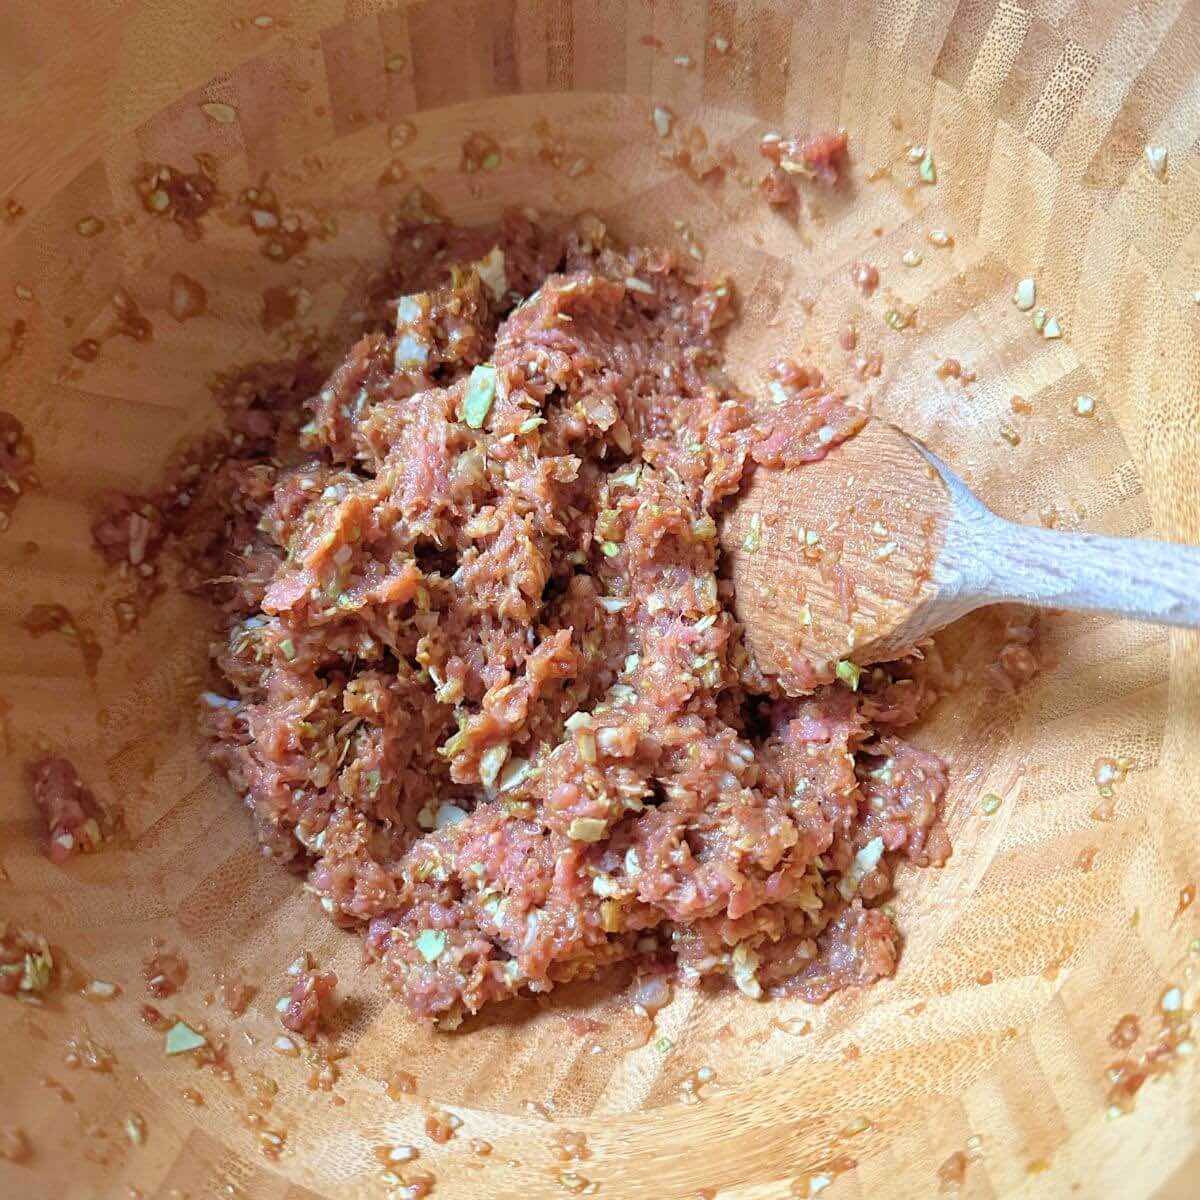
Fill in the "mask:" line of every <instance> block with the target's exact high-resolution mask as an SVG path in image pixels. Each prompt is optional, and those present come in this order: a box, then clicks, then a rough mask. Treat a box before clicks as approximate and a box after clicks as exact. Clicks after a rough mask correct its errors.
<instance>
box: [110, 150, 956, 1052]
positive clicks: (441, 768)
mask: <svg viewBox="0 0 1200 1200" xmlns="http://www.w3.org/2000/svg"><path fill="white" fill-rule="evenodd" d="M835 141H836V139H835ZM839 145H840V149H839ZM818 151H819V153H818ZM842 151H844V142H843V143H840V144H834V143H830V144H829V145H823V146H821V147H817V148H814V149H813V151H812V153H811V154H810V153H809V152H808V151H807V150H805V149H803V148H800V149H797V151H796V152H797V154H798V155H799V156H800V159H801V160H805V161H806V160H807V159H813V161H812V162H811V163H810V164H809V165H810V166H811V167H812V169H813V170H815V171H818V173H821V174H827V173H828V172H836V168H837V165H838V163H839V161H840V155H841V153H842ZM789 153H790V151H789ZM814 155H815V158H814ZM368 310H369V311H370V313H371V314H372V315H373V319H374V323H373V326H372V328H370V329H369V330H368V332H366V333H365V335H364V336H363V337H362V338H361V339H360V340H359V341H358V342H357V343H356V344H355V345H354V346H353V348H352V349H351V350H350V352H349V354H348V355H347V356H346V358H345V359H344V361H343V362H342V363H341V364H340V365H338V366H337V367H336V369H334V370H333V372H332V374H331V375H329V377H328V379H327V380H326V381H325V382H324V383H323V385H321V384H316V385H313V386H311V387H310V388H307V389H306V387H305V384H306V383H307V381H308V379H310V378H311V377H312V374H313V372H312V369H311V367H304V368H301V367H300V366H298V365H296V364H293V365H292V366H291V367H290V368H289V369H287V370H276V371H275V372H274V373H272V371H271V370H270V369H268V368H265V367H264V368H255V369H252V370H251V371H249V372H246V373H243V375H242V376H241V382H240V385H239V389H235V390H233V391H230V389H229V388H227V389H226V392H227V393H228V394H227V395H226V400H225V401H224V404H225V407H226V409H227V411H229V412H230V413H231V414H233V417H234V419H235V421H236V422H237V427H238V430H239V433H240V437H238V438H237V439H234V440H233V441H231V442H229V443H227V447H228V448H229V449H230V453H229V454H228V456H227V457H226V458H225V459H224V460H223V461H222V462H221V463H220V464H219V465H217V466H215V467H210V468H206V474H204V475H203V477H201V478H197V477H196V475H195V474H193V476H192V479H193V481H194V483H193V485H191V486H190V489H189V492H188V506H189V508H190V509H191V510H192V511H193V512H194V513H196V514H203V520H202V521H201V523H200V527H199V529H200V531H199V532H198V531H197V529H196V528H195V527H193V530H192V531H191V532H190V533H189V534H187V535H186V540H187V543H188V546H189V548H190V552H191V558H192V561H193V563H203V564H205V567H206V570H207V575H208V584H207V586H208V589H209V591H210V593H211V594H212V595H213V596H214V598H215V599H216V600H217V602H218V603H219V606H220V608H221V611H222V612H223V613H224V614H225V615H226V620H227V627H226V630H225V635H224V637H223V639H222V640H221V642H220V643H219V644H218V645H217V646H215V648H214V661H215V664H216V666H217V668H218V670H219V673H220V676H221V680H222V681H221V683H220V684H219V685H217V686H215V687H214V690H212V691H210V692H208V693H206V695H205V698H204V704H205V712H206V719H207V722H208V727H209V730H210V733H211V736H212V755H213V759H214V761H215V762H216V763H217V765H218V766H219V767H220V768H221V769H222V770H223V771H224V772H225V773H226V774H227V776H228V777H229V779H230V780H231V781H232V783H233V784H234V786H235V787H236V788H237V790H238V792H239V793H240V794H241V795H242V796H243V797H244V798H245V800H246V803H247V805H248V806H249V808H250V809H251V811H252V813H253V816H254V820H255V823H256V826H257V830H258V834H259V837H260V839H261V841H262V844H263V846H264V849H265V851H266V852H267V853H269V854H270V855H272V856H274V857H276V858H278V859H279V860H281V861H283V862H285V863H288V864H290V865H292V866H294V867H295V868H297V869H299V870H302V871H303V872H304V873H305V874H306V876H307V881H308V887H309V888H310V889H311V890H312V891H313V892H315V893H316V894H317V895H318V896H319V897H320V900H321V903H322V905H323V906H324V907H325V908H326V910H327V911H328V912H329V913H330V914H331V915H332V916H333V918H334V919H335V920H336V921H337V922H339V923H340V924H343V925H345V926H353V927H357V928H359V929H360V930H362V931H363V933H364V935H365V939H366V944H367V946H368V949H369V951H370V953H371V954H372V955H373V956H374V957H375V958H376V959H378V960H379V961H380V962H381V964H382V969H383V971H384V973H385V975H386V977H387V979H388V980H389V981H390V983H391V984H392V985H393V986H394V987H395V989H396V990H397V991H398V992H399V993H400V994H402V995H403V997H404V999H405V1000H406V1001H407V1003H408V1004H409V1006H410V1007H411V1009H412V1011H413V1012H414V1013H415V1014H417V1015H418V1016H420V1017H423V1018H432V1019H436V1020H438V1021H440V1022H441V1024H442V1025H443V1026H453V1025H455V1024H457V1023H458V1022H459V1021H460V1020H461V1018H462V1016H463V1015H464V1014H465V1013H469V1012H475V1011H477V1010H478V1009H479V1008H480V1007H482V1006H483V1005H484V1004H487V1003H489V1002H491V1001H496V1000H502V999H504V998H505V997H508V996H511V995H513V994H514V993H516V992H517V991H519V990H528V991H533V992H544V991H547V990H548V989H550V988H552V987H553V986H554V985H555V984H557V983H560V982H563V981H565V980H569V979H573V978H576V977H579V976H584V975H590V974H593V973H595V972H596V971H597V970H599V969H600V968H602V967H604V966H605V965H606V964H609V963H614V962H617V961H620V960H634V962H635V963H636V965H637V966H639V967H640V968H641V969H643V970H645V971H647V972H650V973H654V972H664V971H667V970H669V969H672V968H674V969H676V970H677V971H678V974H679V976H680V977H681V978H682V979H683V980H685V981H689V980H690V981H697V980H699V979H701V978H702V977H706V976H726V977H728V978H729V979H731V980H732V981H733V982H734V983H735V984H736V986H737V987H738V988H739V989H740V990H741V991H742V992H744V993H746V994H747V995H750V996H760V995H763V994H764V993H769V994H781V993H792V994H798V995H801V996H805V997H808V998H810V999H814V1000H816V999H822V998H824V997H825V996H827V995H829V994H830V993H831V992H833V991H834V990H836V989H838V988H840V987H843V986H846V985H848V984H866V983H869V982H871V981H872V980H873V979H876V978H878V977H880V976H883V975H888V974H890V973H891V972H892V971H893V969H894V966H895V962H896V955H897V948H898V935H897V932H896V929H895V928H894V926H893V924H892V922H891V920H890V918H889V917H888V916H886V915H885V914H884V912H883V911H882V910H881V908H880V907H879V903H880V899H881V897H883V896H884V895H885V894H886V893H887V892H888V889H889V887H890V884H891V878H892V872H893V870H894V867H895V864H896V863H897V861H900V860H908V861H910V862H913V863H915V864H918V865H925V864H929V863H935V864H936V863H941V862H942V861H944V859H945V858H946V856H947V854H948V853H949V845H948V843H947V840H946V836H945V833H944V831H943V829H942V826H941V824H940V822H939V810H940V802H941V797H942V793H943V790H944V787H945V772H944V769H943V766H942V764H941V763H940V762H939V761H938V760H937V759H936V758H934V757H933V756H931V755H928V754H925V753H923V752H921V751H920V750H917V749H915V748H914V747H912V746H910V745H908V744H907V743H906V742H904V741H903V740H902V739H901V738H900V737H899V736H898V735H897V732H896V731H897V730H898V729H899V728H901V727H903V726H905V725H908V724H911V723H912V722H913V721H915V720H916V719H917V718H918V717H919V716H920V715H921V713H922V712H923V711H924V710H925V709H926V708H927V707H928V706H929V704H930V703H932V701H933V700H934V699H936V697H937V695H938V692H939V689H940V688H941V687H942V681H943V679H944V673H943V669H942V665H941V662H940V659H939V658H938V656H937V654H936V651H935V650H934V649H933V648H932V647H930V648H928V649H927V650H926V651H925V654H924V656H923V657H922V656H921V655H916V656H914V657H912V658H910V659H908V660H906V661H904V662H902V663H898V664H891V665H888V666H885V667H876V668H874V669H868V670H864V671H863V673H862V676H861V679H860V680H856V681H855V682H856V684H857V689H856V690H853V691H852V690H850V688H849V687H848V686H846V685H844V684H843V683H840V682H839V683H834V684H832V685H828V686H821V687H817V688H816V690H815V691H813V692H812V693H811V694H809V695H803V696H788V695H785V694H784V691H783V689H782V688H781V686H780V685H779V683H778V681H776V680H774V679H772V678H769V677H767V676H765V675H764V674H763V673H762V672H761V671H760V670H759V669H758V668H757V667H756V665H755V663H754V662H753V660H752V658H751V656H750V655H749V653H748V651H747V649H746V646H745V644H744V642H743V639H742V632H741V629H740V628H739V626H738V624H737V622H736V620H735V619H734V616H733V611H732V599H733V596H732V585H731V583H730V582H729V580H728V579H727V578H725V577H724V574H723V564H722V561H721V557H720V551H719V547H718V540H717V522H718V521H719V520H720V517H721V513H722V511H723V508H724V507H725V506H726V505H728V503H729V502H730V501H731V500H732V499H733V497H735V496H736V494H737V492H738V490H739V488H740V487H741V485H742V483H743V481H744V480H745V478H746V477H747V475H748V473H749V472H751V471H753V470H754V469H756V467H757V466H759V465H763V464H766V465H771V466H776V465H795V464H800V463H803V462H806V461H811V460H812V459H815V458H818V457H820V456H821V454H823V453H824V452H825V451H826V450H827V449H828V447H829V446H831V445H834V444H836V443H837V442H838V441H840V440H842V439H843V438H845V437H847V436H851V435H853V433H854V432H855V431H856V430H857V429H858V428H859V427H860V426H861V424H862V422H863V420H864V417H863V414H862V413H861V412H860V411H858V410H857V409H856V408H854V407H853V406H852V405H850V404H849V403H848V402H847V401H846V399H845V397H844V396H843V395H840V394H839V393H838V392H836V391H835V390H833V389H831V388H830V387H829V386H827V385H826V384H825V382H824V381H823V380H822V378H821V376H820V375H819V373H817V372H815V371H812V370H809V369H806V368H803V367H800V366H798V365H796V364H791V363H786V362H785V363H783V364H781V365H779V366H778V367H777V368H776V370H775V371H774V374H773V377H772V381H771V385H770V388H769V392H770V399H769V401H768V402H767V403H765V404H761V405H760V404H756V403H755V402H754V401H752V400H751V399H749V398H748V397H747V396H746V395H745V394H743V393H741V392H740V391H739V390H738V389H737V388H736V387H735V386H734V385H733V384H732V383H731V382H730V380H729V379H728V378H727V377H726V375H725V373H724V370H723V365H722V356H721V351H720V330H721V328H722V327H723V326H724V325H726V324H727V323H728V322H729V321H730V320H731V319H732V318H733V316H734V299H733V295H732V292H731V289H730V285H729V284H728V283H726V282H724V281H720V280H717V281H712V282H708V283H695V282H692V281H690V280H689V279H688V278H687V277H686V276H685V274H684V273H683V272H682V271H681V269H680V268H679V267H678V265H677V263H676V261H675V260H674V258H673V257H672V256H671V255H670V254H668V253H664V252H661V251H656V250H647V249H633V250H629V251H622V250H621V249H619V248H617V247H616V246H614V245H613V244H612V243H611V242H610V240H609V238H608V236H607V234H606V232H605V230H604V227H603V226H602V225H601V223H600V222H599V221H598V220H596V219H595V218H590V217H589V218H581V219H580V220H579V221H577V222H575V223H573V224H570V225H561V226H560V225H547V226H540V227H539V226H537V225H535V224H533V223H532V222H531V221H530V220H529V219H527V218H526V217H525V216H520V215H511V216H509V217H506V218H505V220H504V221H503V223H502V224H501V225H500V226H498V227H493V228H481V229H461V228H456V227H453V226H450V225H446V224H440V223H413V224H405V225H402V226H400V228H399V229H398V230H397V231H396V234H395V241H394V250H393V257H392V262H391V266H390V269H389V271H388V272H387V274H386V276H385V277H384V278H381V280H379V281H377V283H376V286H374V287H373V288H372V290H371V297H370V301H369V304H368ZM231 395H236V396H237V397H238V399H237V402H236V403H235V402H232V401H230V399H229V396H231ZM141 511H142V510H139V509H138V508H137V506H136V505H135V504H134V503H133V502H132V501H125V502H123V504H122V507H121V509H120V510H119V512H118V518H117V520H116V521H115V523H110V524H109V525H107V526H102V527H101V528H102V529H103V530H104V534H105V536H104V540H105V544H106V545H107V546H109V547H110V548H113V547H119V549H117V550H116V551H115V552H116V553H117V554H118V555H120V556H122V557H126V556H127V547H128V542H129V538H130V535H131V533H132V532H133V531H132V530H131V529H130V522H131V518H130V516H129V514H131V513H136V512H141ZM121 514H124V515H121ZM143 516H144V512H143ZM146 520H147V521H148V522H149V525H150V531H149V533H148V534H147V544H151V543H153V540H154V539H155V538H156V537H157V536H158V535H157V530H158V529H159V524H158V519H157V516H156V515H155V514H152V515H151V517H148V518H146ZM205 521H207V525H205V524H204V522H205ZM204 530H207V531H206V532H205V531H204ZM137 532H138V534H139V535H140V533H141V526H140V525H139V526H138V531H137ZM302 983H303V981H302ZM314 986H315V985H314ZM313 995H315V992H313V993H312V994H310V996H309V999H312V998H313ZM303 999H304V998H302V1000H303ZM306 1003H307V1002H306ZM309 1007H312V1006H311V1005H309ZM317 1007H318V1008H319V1005H318V1006H317ZM296 1023H297V1024H298V1025H300V1026H302V1028H301V1030H300V1031H301V1032H306V1031H307V1030H308V1028H309V1025H310V1024H311V1022H310V1021H309V1020H308V1019H307V1018H304V1019H301V1015H300V1014H299V1013H298V1014H297V1022H296ZM293 1027H294V1026H293Z"/></svg>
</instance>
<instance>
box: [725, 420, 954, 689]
mask: <svg viewBox="0 0 1200 1200" xmlns="http://www.w3.org/2000/svg"><path fill="white" fill-rule="evenodd" d="M950 509H951V502H950V496H949V493H948V492H947V489H946V485H945V484H944V483H943V482H942V479H941V476H940V475H939V474H938V473H937V471H936V470H935V469H934V467H933V466H932V464H931V463H930V462H929V461H927V460H926V458H925V457H924V455H923V454H922V452H921V450H920V449H919V447H918V446H917V445H916V444H915V443H914V442H913V441H912V440H911V439H910V438H909V437H908V436H907V435H906V434H905V433H903V432H901V431H900V430H899V429H897V428H896V427H895V426H893V425H888V424H885V423H884V422H882V421H869V422H868V423H867V424H866V425H865V426H864V427H863V428H862V430H861V431H860V432H859V433H858V434H856V435H855V436H854V437H852V438H850V439H849V440H847V441H845V442H842V443H841V444H840V445H837V446H835V447H834V448H833V449H832V450H830V452H829V453H828V455H826V457H825V458H823V459H821V460H820V461H818V462H813V463H805V464H804V465H802V466H799V467H792V468H788V469H783V470H773V469H768V468H764V467H759V468H758V469H757V470H756V472H755V474H754V476H753V478H752V480H751V482H750V484H749V486H748V487H747V488H746V489H745V491H744V492H743V493H742V494H741V496H740V497H739V499H738V501H737V504H736V505H735V507H734V508H733V509H732V510H731V511H730V512H729V513H728V514H726V516H725V519H724V522H723V524H722V529H721V544H722V547H723V549H724V550H725V553H726V555H727V556H728V559H729V562H730V567H731V572H732V578H733V582H734V586H735V589H736V595H735V610H736V612H737V616H738V619H739V620H740V621H741V622H742V624H743V625H744V626H745V631H746V641H747V644H748V645H749V647H750V650H751V652H752V653H753V655H754V658H755V660H756V662H757V663H758V665H759V667H760V668H761V669H762V670H763V671H764V672H765V673H766V674H768V675H777V676H778V677H779V679H780V682H781V683H782V684H783V686H784V687H785V688H786V689H787V690H788V691H789V692H798V691H807V690H810V689H811V688H812V687H813V686H815V684H817V683H819V682H823V681H826V680H828V679H829V678H831V677H832V675H833V673H834V671H835V665H836V664H837V663H838V662H839V661H841V660H849V661H851V662H853V663H857V664H866V663H870V662H878V661H881V660H883V659H886V658H889V657H894V656H895V655H896V654H897V653H899V652H901V651H903V650H904V649H905V648H906V647H907V646H908V645H911V643H912V641H914V640H915V637H916V636H920V633H921V632H922V629H921V620H920V612H921V610H922V608H923V607H925V606H926V605H928V604H929V603H930V602H931V601H932V600H933V599H934V598H935V597H936V593H937V588H936V585H935V577H934V568H935V565H936V563H937V559H938V555H939V553H940V551H941V548H942V545H943V543H944V540H945V531H946V526H947V523H948V520H949V516H950ZM914 630H915V631H916V633H915V634H914ZM842 673H843V675H845V676H847V677H849V678H850V679H853V678H854V671H853V669H850V668H842Z"/></svg>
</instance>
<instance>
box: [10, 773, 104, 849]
mask: <svg viewBox="0 0 1200 1200" xmlns="http://www.w3.org/2000/svg"><path fill="white" fill-rule="evenodd" d="M27 776H28V779H29V788H30V792H31V794H32V796H33V802H34V804H35V805H36V806H37V808H38V810H39V811H40V812H41V814H42V816H43V817H44V818H45V822H46V835H47V839H48V840H47V846H46V855H47V857H48V858H49V859H50V861H51V862H53V863H59V864H61V863H65V862H66V861H67V860H68V859H69V858H71V857H73V856H74V855H75V854H79V853H84V854H89V853H91V852H92V851H95V850H99V849H100V845H101V843H102V842H103V841H104V824H106V823H107V822H106V818H105V814H104V810H103V809H102V808H101V807H100V804H99V803H98V802H97V800H96V797H95V796H94V795H93V794H92V793H91V792H90V791H89V790H88V789H87V788H86V787H84V785H83V781H82V780H81V779H80V778H79V772H78V771H77V770H76V769H75V767H74V766H73V764H71V763H70V762H68V761H67V759H65V758H60V757H57V756H54V755H47V756H45V757H44V758H40V759H37V760H35V761H34V762H33V763H31V764H30V765H29V767H28V768H27Z"/></svg>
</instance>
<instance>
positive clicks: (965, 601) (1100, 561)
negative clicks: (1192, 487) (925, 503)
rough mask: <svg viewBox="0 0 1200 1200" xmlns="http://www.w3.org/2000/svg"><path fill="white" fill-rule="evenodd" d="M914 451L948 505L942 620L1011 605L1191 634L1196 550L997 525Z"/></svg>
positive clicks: (1197, 601)
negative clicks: (1104, 616) (937, 479)
mask: <svg viewBox="0 0 1200 1200" xmlns="http://www.w3.org/2000/svg"><path fill="white" fill-rule="evenodd" d="M919 449H920V450H921V453H922V454H923V455H924V457H925V458H926V459H927V460H928V461H929V462H930V463H931V464H932V465H933V467H934V468H935V469H936V470H937V472H938V474H940V475H941V477H942V480H943V482H944V483H945V485H946V490H947V492H948V493H949V496H950V499H951V501H952V505H953V508H952V516H951V518H950V521H949V522H948V524H947V527H946V540H945V543H944V545H943V547H942V553H941V556H940V557H939V560H938V564H937V568H936V571H935V574H936V575H937V577H938V578H937V582H938V584H939V592H940V596H941V605H942V608H943V613H944V614H945V615H947V616H955V615H961V614H962V613H966V612H969V611H970V610H971V609H972V608H977V607H979V606H980V605H983V604H993V603H998V602H1003V601H1020V602H1021V603H1024V604H1033V605H1036V606H1037V607H1039V608H1066V609H1076V610H1079V611H1081V612H1101V613H1112V614H1113V615H1114V616H1120V617H1130V618H1132V619H1134V620H1137V621H1150V622H1153V623H1154V624H1157V625H1179V626H1183V627H1185V628H1188V629H1200V547H1197V546H1182V545H1178V544H1176V543H1173V542H1153V541H1149V540H1148V539H1146V538H1114V537H1104V536H1103V535H1101V534H1096V533H1064V532H1062V531H1061V530H1053V529H1042V528H1041V527H1039V526H1036V525H1018V524H1016V523H1015V522H1013V521H1006V520H1004V519H1003V518H1002V517H998V516H996V514H995V513H994V512H992V510H991V509H990V508H988V507H986V505H984V504H983V503H982V502H981V501H980V500H979V499H978V497H976V496H975V495H973V494H972V493H971V492H970V491H969V490H968V488H967V486H966V484H965V483H963V481H962V480H961V479H959V478H958V476H956V475H955V474H954V473H953V472H952V471H950V470H949V468H948V467H947V466H946V465H945V463H943V462H942V461H941V459H939V458H938V457H937V455H935V454H933V453H932V452H931V451H930V450H929V449H928V448H926V447H924V446H919Z"/></svg>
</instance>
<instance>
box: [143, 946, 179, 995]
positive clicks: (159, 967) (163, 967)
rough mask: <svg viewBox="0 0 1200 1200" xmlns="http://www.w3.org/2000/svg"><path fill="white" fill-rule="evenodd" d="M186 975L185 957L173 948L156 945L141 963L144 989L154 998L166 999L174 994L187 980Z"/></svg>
mask: <svg viewBox="0 0 1200 1200" xmlns="http://www.w3.org/2000/svg"><path fill="white" fill-rule="evenodd" d="M187 977H188V964H187V959H185V958H184V957H183V955H182V954H180V953H178V952H177V951H175V950H166V949H164V948H162V947H161V946H156V947H155V950H154V953H153V954H151V955H150V956H149V957H148V958H147V959H146V960H145V962H143V963H142V978H143V979H145V981H146V991H148V992H149V993H150V995H152V996H153V997H154V998H155V1000H166V999H167V997H168V996H173V995H175V993H176V992H177V991H179V989H180V988H181V987H183V985H184V984H185V983H186V982H187Z"/></svg>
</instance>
